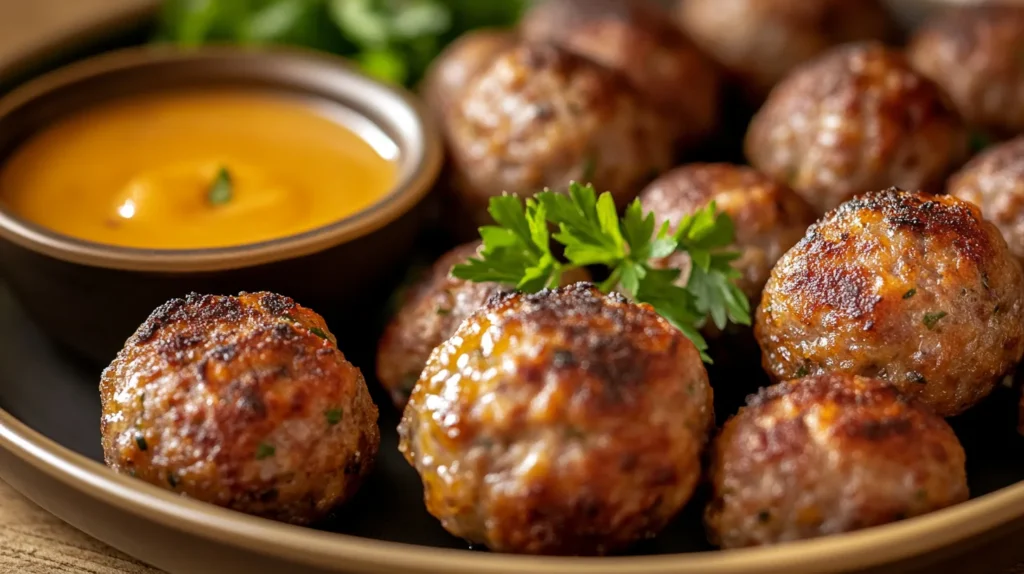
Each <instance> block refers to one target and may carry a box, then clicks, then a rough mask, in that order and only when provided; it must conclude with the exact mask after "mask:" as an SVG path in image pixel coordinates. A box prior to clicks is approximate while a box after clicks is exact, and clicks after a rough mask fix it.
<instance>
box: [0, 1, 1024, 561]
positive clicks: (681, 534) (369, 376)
mask: <svg viewBox="0 0 1024 574" xmlns="http://www.w3.org/2000/svg"><path fill="white" fill-rule="evenodd" d="M906 4H911V3H902V2H898V1H896V0H893V1H892V2H881V1H875V0H679V1H677V2H655V1H647V0H546V1H541V2H536V3H534V4H533V5H532V6H531V7H530V8H529V9H528V10H527V11H526V13H525V14H524V16H523V17H522V19H521V21H520V23H519V26H518V27H517V28H516V29H509V30H505V29H480V30H476V31H472V32H469V33H468V34H466V35H464V36H462V37H460V38H458V39H456V40H455V41H454V42H453V43H451V44H449V45H448V47H447V48H446V49H445V51H443V52H442V53H441V55H440V56H439V57H438V58H437V59H436V60H435V61H434V62H433V64H432V65H431V67H430V69H429V70H428V71H427V74H426V76H425V78H424V80H423V82H422V83H421V86H420V88H419V96H420V97H421V100H422V102H423V105H424V107H425V109H427V110H428V111H429V113H430V114H431V115H432V116H433V118H434V120H436V127H437V129H438V130H439V131H440V133H441V138H442V139H443V142H444V146H445V152H446V159H445V164H444V167H443V169H442V171H441V175H440V178H439V180H438V182H437V184H436V189H434V190H433V192H432V193H431V195H430V196H429V197H428V199H427V200H425V202H424V204H423V207H424V209H423V213H424V214H425V218H426V219H427V220H428V222H427V223H428V227H429V229H427V230H426V231H425V232H424V234H423V235H424V238H423V240H422V241H421V242H420V244H419V246H418V251H417V253H416V254H414V255H413V256H411V257H410V259H415V261H416V263H414V264H411V265H410V266H409V268H408V269H404V268H403V269H395V270H393V271H394V273H393V275H394V277H395V278H396V279H395V280H394V281H393V282H392V283H391V284H389V286H388V291H389V292H388V293H380V294H379V296H377V297H374V298H371V300H367V302H366V304H365V306H366V307H367V308H368V309H370V310H369V311H366V312H364V313H360V314H359V315H358V316H355V315H352V316H350V315H346V314H344V313H341V314H339V313H325V314H324V315H323V316H322V315H320V314H319V313H318V312H317V310H316V309H313V308H310V307H307V306H305V305H304V304H303V301H302V300H298V297H296V298H295V299H293V298H292V296H291V295H289V293H278V292H272V291H269V290H263V289H262V287H261V285H259V284H255V285H253V286H252V287H251V288H250V289H249V290H244V291H241V292H239V291H235V292H232V293H228V292H223V293H188V292H183V293H181V294H180V297H176V298H173V299H171V300H169V301H166V302H164V303H163V304H161V305H159V306H158V307H155V308H154V309H153V310H152V312H151V313H150V314H149V316H148V317H147V318H145V320H144V321H142V322H141V324H139V325H138V327H137V329H136V330H135V331H134V333H125V334H124V337H125V343H124V346H123V348H122V349H121V350H120V351H119V352H117V353H116V355H113V356H110V357H109V358H108V359H107V362H105V363H104V364H103V365H99V366H97V365H95V364H93V363H91V362H89V361H87V360H84V359H82V358H80V357H78V356H76V355H74V354H71V353H68V352H67V350H66V349H65V348H64V347H63V346H62V345H60V344H58V343H56V342H54V341H53V340H51V338H50V337H49V336H48V335H49V334H48V333H45V332H44V331H43V330H41V329H40V328H39V327H37V326H36V324H35V323H34V322H33V320H32V319H31V318H30V316H29V314H27V313H25V312H24V311H23V309H22V307H21V305H20V304H19V301H18V299H17V298H16V297H14V296H13V295H12V294H11V293H9V291H8V289H7V288H6V287H0V333H2V336H3V337H4V340H5V341H7V343H5V346H4V347H3V348H0V380H2V381H3V382H2V383H0V408H2V410H0V447H2V449H0V466H2V467H3V468H8V469H12V470H11V472H10V476H8V475H4V476H5V478H9V479H11V480H12V483H13V484H15V485H16V486H21V487H22V488H23V489H24V490H31V488H29V485H30V484H31V485H35V486H37V487H38V488H47V489H49V490H51V491H53V492H59V493H61V494H59V495H54V497H51V498H49V499H48V500H47V501H46V502H45V503H44V506H47V508H49V509H51V510H54V512H57V513H58V514H60V515H61V516H65V515H66V516H67V519H68V520H69V521H70V522H72V523H75V524H77V523H78V522H76V520H78V521H79V522H83V523H88V520H86V519H85V518H83V517H88V516H93V517H95V516H98V515H102V516H105V517H106V519H105V520H107V521H108V522H110V521H115V522H116V524H115V525H114V526H112V527H110V528H109V529H108V528H101V527H99V526H97V527H95V528H94V532H90V533H94V534H95V535H97V536H98V537H100V538H104V537H105V536H107V534H106V533H107V531H108V530H111V529H117V530H120V531H121V532H122V533H123V532H136V531H137V532H138V533H139V534H138V536H136V537H133V536H127V537H125V536H122V537H121V538H119V541H120V544H119V546H120V547H121V548H122V549H123V550H126V551H127V552H129V553H132V554H135V555H137V556H140V557H143V558H145V559H147V560H149V561H152V562H153V563H155V564H158V565H166V566H165V567H167V568H169V569H171V570H173V571H181V572H186V571H187V572H199V571H211V572H229V571H231V572H235V571H239V572H241V571H245V572H296V573H299V572H302V573H306V572H309V573H327V572H344V573H352V574H356V573H360V574H361V573H367V574H368V573H373V572H410V573H422V574H426V573H428V572H429V573H434V572H453V573H465V574H469V573H474V574H484V573H493V574H497V573H519V572H538V573H542V572H544V573H546V572H550V573H552V574H555V573H565V574H568V573H583V572H586V573H590V574H598V573H623V572H627V573H636V574H640V573H644V574H655V573H658V574H669V573H672V574H679V573H694V574H696V573H701V574H704V573H748V574H761V573H769V572H771V573H776V572H777V573H784V572H797V571H799V572H929V571H935V568H937V567H938V565H942V564H949V563H950V561H951V560H953V561H957V562H958V563H959V561H963V562H964V563H968V562H969V563H971V564H975V565H977V569H975V570H971V571H978V572H984V571H990V570H992V571H997V572H998V571H999V568H1005V566H1006V565H1007V563H1009V564H1012V563H1013V562H1014V561H1015V560H1016V561H1019V560H1021V559H1022V558H1024V553H1022V552H1021V550H1020V549H1018V548H1015V546H1017V545H1016V544H1015V540H1016V539H1017V538H1019V536H1020V534H1021V533H1022V532H1024V398H1022V390H1021V384H1020V381H1021V380H1022V379H1021V378H1020V377H1019V375H1018V365H1019V364H1020V363H1021V361H1022V358H1024V270H1022V261H1024V112H1022V111H1021V110H1022V109H1024V107H1022V104H1024V101H1022V98H1024V59H1022V56H1024V5H1022V6H1016V5H1012V4H998V5H997V4H995V3H977V4H970V5H967V4H965V5H963V6H960V5H958V6H955V7H943V8H942V9H934V8H935V7H934V6H932V7H931V8H932V9H929V10H925V11H923V12H921V13H917V12H914V10H913V9H910V8H909V7H908V6H906ZM913 4H915V5H916V4H918V3H913ZM897 5H901V6H897ZM929 5H931V4H930V3H929ZM912 12H913V14H912V17H908V14H910V13H912ZM922 15H923V16H922ZM581 183H586V184H589V187H588V189H590V190H592V191H593V190H596V194H595V195H593V196H590V197H589V199H588V196H587V195H586V194H585V193H583V192H582V191H581V189H583V188H581V187H580V185H579V184H581ZM542 192H543V193H542ZM597 194H600V196H599V197H598V196H597ZM568 198H571V199H568ZM509 205H515V206H519V209H520V210H521V211H515V210H514V209H513V210H512V211H513V212H514V213H511V215H510V212H509V210H508V206H509ZM502 206H505V207H504V208H503V207H502ZM569 207H573V208H575V209H578V211H573V210H572V209H569ZM503 209H504V211H503ZM616 217H620V218H621V219H615V218H616ZM523 229H525V231H522V230H523ZM637 229H643V230H644V231H643V232H639V231H637ZM521 231H522V233H520V232H521ZM641 235H642V237H640V236H641ZM638 237H639V238H640V239H638ZM609 238H611V239H609ZM616 238H618V239H616ZM616 241H618V243H616ZM609 242H610V243H609ZM595 246H597V247H595ZM598 247H601V249H604V251H601V250H600V249H598ZM520 248H521V250H520V251H515V250H516V249H520ZM609 253H612V254H613V255H608V254H609ZM523 261H526V263H523ZM517 266H518V267H517ZM509 269H515V270H518V274H517V273H512V272H511V271H509ZM538 277H541V280H540V281H539V282H538V281H537V278H538ZM680 301H682V302H680ZM97 383H98V389H97ZM44 386H45V387H46V389H47V390H46V391H45V392H41V391H40V390H39V389H40V388H41V387H44ZM97 430H98V431H99V432H97ZM2 474H4V473H3V472H2V471H0V475H2ZM58 510H60V511H58ZM61 512H63V513H64V514H61ZM93 523H94V524H98V522H97V521H93Z"/></svg>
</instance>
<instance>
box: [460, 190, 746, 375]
mask: <svg viewBox="0 0 1024 574" xmlns="http://www.w3.org/2000/svg"><path fill="white" fill-rule="evenodd" d="M488 211H489V212H490V214H491V216H492V217H493V218H494V221H495V222H496V223H497V225H491V226H486V227H481V228H480V236H481V238H482V239H483V248H482V250H481V252H480V256H479V257H477V258H471V259H469V260H468V261H467V262H466V263H464V264H460V265H456V266H455V267H454V268H453V269H452V275H454V276H455V277H458V278H460V279H465V280H468V281H475V282H495V283H503V284H506V285H510V286H513V287H515V288H517V289H519V290H521V291H526V292H531V293H532V292H536V291H540V290H541V289H544V288H546V287H556V286H558V284H559V282H560V280H561V277H562V274H563V273H565V272H566V271H568V270H571V269H575V268H579V267H589V266H603V267H605V268H606V269H607V270H608V278H607V279H606V280H605V281H604V282H602V283H601V284H600V285H599V287H600V289H601V290H602V291H604V292H606V293H607V292H609V291H612V290H616V291H619V292H621V293H623V294H624V295H626V296H628V297H630V298H632V299H634V300H636V301H638V302H641V303H648V304H650V305H651V306H652V307H654V309H655V310H656V311H657V312H658V313H659V314H661V316H662V317H664V318H665V319H666V320H668V321H669V322H670V323H672V324H673V325H674V326H675V327H676V328H678V329H679V330H680V331H682V332H683V334H684V335H686V336H687V337H688V338H689V339H690V340H691V341H693V343H694V345H696V346H697V349H698V350H699V351H700V352H701V357H702V358H703V359H704V361H706V362H708V363H710V362H711V359H710V358H709V357H708V356H707V354H706V353H705V350H706V349H707V342H706V341H705V340H704V338H703V337H702V336H701V334H700V331H699V330H700V328H701V327H703V326H704V324H705V323H706V322H707V319H708V318H710V319H711V321H712V322H713V323H714V324H715V326H717V327H718V328H719V329H724V328H725V326H726V324H727V323H729V322H733V323H739V324H742V325H749V324H750V304H749V302H748V301H747V298H746V296H745V295H744V294H743V292H742V291H741V290H740V289H739V287H737V286H736V284H735V282H734V281H735V279H736V278H738V277H739V276H740V273H739V271H737V270H736V269H734V268H733V267H732V265H731V262H732V261H733V260H734V259H736V258H737V257H738V254H737V253H735V252H730V251H726V250H725V248H726V247H727V246H729V245H730V244H731V243H732V242H733V237H734V232H733V225H732V220H731V219H729V217H728V216H727V215H726V214H724V213H718V212H717V211H716V209H715V204H714V202H712V203H711V204H709V205H708V206H707V207H706V208H704V209H701V210H700V211H698V212H697V213H695V214H693V215H691V216H688V217H685V218H683V220H682V221H680V222H679V226H678V227H677V229H676V231H675V232H670V231H669V225H668V223H667V222H666V223H665V224H663V225H662V226H661V228H660V229H657V230H656V229H655V223H654V214H653V213H647V214H645V213H643V209H642V208H641V206H640V202H639V201H638V200H635V201H633V203H631V204H630V205H629V206H628V207H627V208H626V211H625V213H624V215H623V216H622V217H621V218H620V217H619V215H618V213H617V211H616V209H615V203H614V201H613V200H612V196H611V194H610V193H607V192H605V193H602V194H601V195H600V196H598V195H597V193H596V192H595V191H594V188H593V186H591V185H589V184H588V185H581V184H578V183H575V182H574V183H572V184H571V185H570V186H569V193H568V194H567V195H566V194H561V193H555V192H552V191H543V192H541V193H538V194H537V195H535V196H534V197H531V198H527V199H526V201H525V202H523V201H521V200H520V199H519V198H518V197H516V196H513V195H502V196H499V197H493V198H491V201H490V205H489V207H488ZM551 224H555V225H557V227H558V231H557V232H556V233H555V234H554V235H551V236H549V232H548V229H549V225H551ZM551 239H554V240H555V241H557V242H558V243H560V244H561V245H563V246H564V247H565V259H566V260H567V261H562V260H560V259H558V258H556V257H555V256H554V255H553V254H552V252H551ZM674 252H683V253H686V254H687V255H689V257H690V260H691V261H692V262H693V265H692V269H691V270H690V274H689V276H688V277H686V278H685V285H681V284H680V283H681V281H680V274H681V271H680V270H679V269H657V268H655V267H653V266H652V265H651V261H652V260H656V259H661V258H664V257H665V256H667V255H669V254H671V253H674Z"/></svg>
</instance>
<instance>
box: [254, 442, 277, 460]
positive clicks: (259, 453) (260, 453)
mask: <svg viewBox="0 0 1024 574" xmlns="http://www.w3.org/2000/svg"><path fill="white" fill-rule="evenodd" d="M276 450H277V449H275V448H274V445H272V444H267V443H265V442H261V443H260V445H259V446H258V447H256V460H263V459H265V458H269V457H272V456H274V452H275V451H276Z"/></svg>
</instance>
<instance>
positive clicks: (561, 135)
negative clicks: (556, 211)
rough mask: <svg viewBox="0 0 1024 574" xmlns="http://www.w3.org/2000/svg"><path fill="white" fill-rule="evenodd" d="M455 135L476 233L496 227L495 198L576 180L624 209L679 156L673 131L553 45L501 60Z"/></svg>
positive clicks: (461, 187) (454, 116)
mask: <svg viewBox="0 0 1024 574" xmlns="http://www.w3.org/2000/svg"><path fill="white" fill-rule="evenodd" d="M448 132H449V144H450V148H451V156H452V157H451V159H452V163H453V166H454V181H453V186H454V188H455V191H456V193H457V194H458V197H459V199H460V201H461V203H462V205H463V208H464V209H465V211H466V213H465V219H468V220H469V223H470V224H472V225H473V226H474V227H475V226H478V225H487V224H489V223H490V222H491V217H490V215H489V214H488V213H487V203H488V200H489V199H490V198H491V197H493V196H495V195H501V194H502V193H504V192H508V193H519V194H521V195H532V194H533V193H535V192H537V191H539V190H541V189H544V188H546V187H550V188H552V189H564V188H566V187H567V186H568V184H569V182H570V181H572V180H577V181H587V182H590V183H593V184H594V186H595V188H597V189H598V191H606V190H607V191H611V192H612V194H613V195H614V196H615V199H616V202H617V203H618V204H619V206H620V207H622V206H624V205H625V204H626V203H627V202H628V201H629V200H631V199H633V198H634V197H636V194H637V193H639V192H640V188H642V187H643V186H644V185H645V184H646V183H647V182H648V181H650V180H651V179H653V177H654V175H656V174H657V173H659V172H661V171H664V170H665V169H667V168H668V167H669V165H670V164H671V160H672V153H673V142H672V134H671V128H670V126H668V125H667V123H666V122H665V121H664V120H663V119H662V118H661V117H660V116H659V114H658V112H656V111H655V110H653V109H651V108H650V107H649V106H648V105H647V103H646V102H645V101H643V99H642V98H641V97H640V96H638V95H637V93H636V92H635V91H634V90H633V89H632V88H631V87H630V86H629V85H628V84H627V83H626V82H625V81H624V80H623V79H622V78H620V77H619V76H618V75H617V74H616V73H615V72H613V71H611V70H609V69H607V68H605V67H603V66H600V65H598V64H595V63H593V62H591V61H589V60H587V59H585V58H583V57H581V56H578V55H575V54H573V53H571V52H568V51H565V50H562V49H560V48H556V47H554V46H552V45H547V44H525V45H520V46H517V47H516V48H513V49H511V50H509V51H506V52H503V53H502V54H501V55H500V56H498V58H497V60H495V61H494V62H493V63H492V64H491V65H490V66H489V67H488V68H487V69H486V70H484V71H483V72H481V73H480V74H479V75H478V76H477V77H476V79H475V80H473V81H472V82H471V83H470V85H469V86H467V87H466V89H465V91H463V93H462V97H461V98H460V101H459V103H458V104H457V105H456V106H455V107H454V108H453V109H452V112H451V115H450V116H449V125H448ZM454 219H456V220H460V219H463V215H462V214H458V215H456V216H455V217H454Z"/></svg>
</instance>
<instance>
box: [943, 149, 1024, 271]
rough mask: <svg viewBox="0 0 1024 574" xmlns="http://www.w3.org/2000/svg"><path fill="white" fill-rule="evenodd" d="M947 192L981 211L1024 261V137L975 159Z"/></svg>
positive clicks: (952, 180)
mask: <svg viewBox="0 0 1024 574" xmlns="http://www.w3.org/2000/svg"><path fill="white" fill-rule="evenodd" d="M946 190H947V191H948V192H949V193H951V194H953V195H955V196H957V197H959V198H960V199H965V200H967V201H970V202H971V203H973V204H975V205H977V206H978V207H980V208H981V214H982V215H983V216H985V219H987V220H989V221H991V222H992V223H994V224H995V226H996V227H998V228H999V231H1001V232H1002V234H1003V238H1004V239H1006V243H1007V244H1008V245H1009V246H1010V251H1011V252H1013V254H1014V255H1015V256H1016V257H1017V259H1018V260H1021V261H1024V137H1019V138H1016V139H1013V140H1010V141H1008V142H1006V143H1003V144H1000V145H997V146H994V147H991V148H989V149H987V150H985V151H983V152H981V153H980V154H978V155H977V156H975V157H974V159H972V160H971V161H970V162H968V163H967V165H965V166H964V167H963V169H961V170H960V171H959V172H957V173H956V174H954V175H953V177H951V178H950V179H949V183H948V185H947V187H946Z"/></svg>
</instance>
